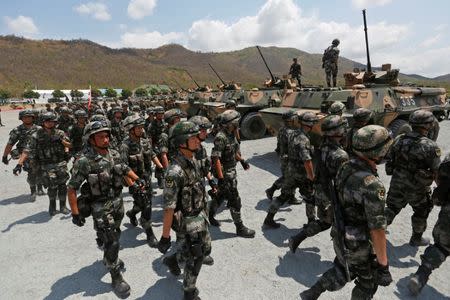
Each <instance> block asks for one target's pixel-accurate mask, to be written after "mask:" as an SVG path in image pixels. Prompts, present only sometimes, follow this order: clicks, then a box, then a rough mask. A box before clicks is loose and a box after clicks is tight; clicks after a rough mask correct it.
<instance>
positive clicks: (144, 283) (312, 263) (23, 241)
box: [0, 110, 450, 300]
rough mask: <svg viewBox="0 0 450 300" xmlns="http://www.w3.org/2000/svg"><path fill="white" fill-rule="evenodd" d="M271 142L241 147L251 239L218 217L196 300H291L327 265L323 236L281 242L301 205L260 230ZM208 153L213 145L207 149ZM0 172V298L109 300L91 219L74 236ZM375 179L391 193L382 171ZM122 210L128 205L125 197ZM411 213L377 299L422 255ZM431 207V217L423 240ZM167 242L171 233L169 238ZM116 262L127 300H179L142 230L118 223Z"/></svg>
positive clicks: (271, 175) (443, 280)
mask: <svg viewBox="0 0 450 300" xmlns="http://www.w3.org/2000/svg"><path fill="white" fill-rule="evenodd" d="M17 117H18V111H14V110H13V111H7V112H2V119H3V123H4V124H6V127H0V146H1V147H2V149H3V148H4V146H5V144H6V142H7V140H8V133H9V131H10V130H11V129H12V128H13V127H14V126H17V125H18V124H19V121H18V119H17ZM449 140H450V122H449V121H443V122H442V123H441V131H440V137H439V140H438V143H439V145H440V146H441V147H442V150H443V153H447V152H448V151H449V150H450V149H449V143H448V141H449ZM275 145H276V140H275V138H272V137H267V138H264V139H260V140H255V141H243V142H242V145H241V147H242V152H243V156H244V157H245V158H247V159H248V162H249V163H250V164H251V168H250V170H248V171H244V170H243V169H242V168H241V167H240V166H238V181H239V192H240V195H241V198H242V202H243V208H242V215H243V220H244V223H245V224H246V225H247V226H248V227H250V228H252V229H255V230H256V237H255V238H254V239H243V238H238V237H236V235H235V228H234V225H233V223H232V220H231V216H230V213H229V211H228V210H227V209H224V210H222V211H221V212H220V213H219V214H218V219H219V220H220V221H222V226H221V227H220V228H219V229H218V228H211V235H212V238H213V242H212V256H213V257H214V260H215V264H214V265H213V266H203V268H202V270H201V272H200V275H199V278H198V288H199V289H200V296H201V297H202V299H215V300H216V299H280V300H281V299H298V298H299V292H301V291H303V290H304V289H306V288H307V287H310V286H311V285H312V284H314V283H315V281H316V280H317V279H318V277H319V276H320V275H321V274H322V273H323V272H325V271H326V270H327V269H328V268H329V267H330V266H331V265H332V261H333V259H334V252H333V248H332V246H331V245H332V243H331V240H330V235H329V232H328V231H327V232H323V233H321V234H319V235H317V236H315V237H313V238H309V239H307V240H306V241H304V242H303V243H302V244H301V247H300V249H299V250H298V251H297V252H296V254H291V253H290V252H289V249H288V246H287V239H288V238H289V236H290V235H292V234H294V233H296V232H297V231H298V229H299V228H300V227H301V226H302V225H303V224H304V223H305V222H306V216H305V212H304V206H303V205H297V206H286V207H283V208H282V209H281V210H280V212H279V213H278V214H277V215H276V220H277V221H279V222H281V223H282V226H281V228H280V229H277V230H262V228H261V224H262V222H263V220H264V217H265V215H266V210H267V208H268V206H269V201H268V200H267V199H266V195H265V192H264V190H265V189H266V188H267V187H269V186H270V185H271V184H272V182H273V181H274V180H275V179H276V178H277V177H278V176H279V175H280V171H279V165H278V160H277V157H276V155H275V153H274V148H275ZM207 147H208V149H210V148H211V143H210V142H208V143H207ZM15 164H16V161H11V162H10V164H9V165H8V166H5V165H3V164H1V165H0V174H1V178H3V179H2V184H1V187H0V191H1V193H0V245H1V247H0V265H1V266H2V271H1V276H0V291H1V292H0V299H27V300H28V299H66V298H67V299H79V298H95V299H115V298H117V297H116V296H115V295H114V293H113V292H112V291H111V287H110V282H111V281H110V280H111V279H110V276H109V274H108V273H107V271H106V269H105V267H104V266H103V263H102V252H101V251H99V250H98V249H97V247H96V244H95V233H94V230H93V226H92V219H91V218H89V219H88V220H87V222H86V225H85V226H84V227H82V228H79V227H76V226H75V225H73V224H72V222H71V218H70V217H69V216H64V215H61V214H58V215H56V216H55V217H53V218H50V216H49V215H48V198H47V196H40V197H38V199H37V201H36V202H34V203H30V202H29V188H28V185H27V183H26V176H25V174H24V173H22V174H21V175H20V176H19V177H14V175H13V174H12V169H13V168H14V166H15ZM379 173H380V177H381V179H382V180H383V182H384V183H385V185H386V187H388V186H389V178H388V177H387V176H386V175H385V172H384V166H380V168H379ZM157 191H158V193H157V195H156V197H155V198H154V214H153V216H154V220H153V222H154V223H153V225H154V230H155V234H156V236H157V237H158V238H159V237H160V236H161V231H162V209H161V202H162V198H161V190H157ZM124 200H125V206H126V208H127V209H128V208H130V207H131V204H132V202H131V197H130V196H129V195H128V193H127V191H126V189H124ZM411 212H412V210H411V209H410V208H406V209H404V210H403V211H402V212H401V214H400V215H399V216H397V218H396V219H395V221H394V223H393V225H392V226H391V227H390V228H389V231H390V234H389V235H388V240H389V241H388V255H389V263H390V266H391V268H390V269H391V272H392V275H393V278H394V282H393V283H392V284H391V285H390V286H389V287H380V288H379V289H378V291H377V293H376V295H375V299H396V298H399V299H410V298H411V297H410V296H409V293H408V290H407V288H406V284H407V281H408V276H409V275H410V274H411V273H413V272H415V270H416V269H417V267H418V266H419V262H420V255H421V254H422V253H423V251H424V249H425V248H424V247H420V248H418V249H417V248H412V247H410V246H409V244H408V241H409V238H410V235H411V220H410V216H411ZM438 212H439V208H438V207H435V208H434V210H433V211H432V213H431V215H430V217H429V222H428V229H427V231H426V233H425V236H427V237H431V230H432V228H433V225H434V223H435V222H436V219H437V215H438ZM172 238H173V240H174V239H175V235H174V234H172ZM120 241H121V251H120V253H119V256H120V258H121V259H122V260H123V261H124V262H125V265H126V271H125V273H124V278H125V279H126V280H127V281H128V283H129V284H130V285H131V288H132V292H131V295H130V297H129V299H156V300H163V299H168V300H173V299H182V295H183V293H182V276H179V277H178V278H175V277H174V276H172V275H171V274H170V273H169V272H168V270H167V268H166V267H165V266H164V265H163V264H162V255H161V254H160V253H159V252H158V250H157V249H152V248H149V247H148V246H147V244H146V242H145V234H144V232H143V231H142V229H141V228H139V227H138V228H135V227H132V226H131V225H130V223H129V220H128V219H127V218H126V217H125V218H124V220H123V223H122V236H121V240H120ZM449 274H450V263H449V262H446V263H444V264H443V265H442V267H441V268H440V269H438V270H436V271H435V272H433V274H432V275H431V279H430V281H429V283H428V286H426V287H425V288H424V289H423V291H422V293H421V295H420V297H418V298H419V299H445V298H447V299H448V296H446V295H450V285H449V284H448V276H449ZM353 285H354V284H353V283H348V284H347V286H346V287H345V288H343V289H342V290H340V291H337V292H333V293H331V292H326V293H324V294H323V295H322V297H321V298H320V299H349V298H350V294H351V289H352V287H353Z"/></svg>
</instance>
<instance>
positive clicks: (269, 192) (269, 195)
mask: <svg viewBox="0 0 450 300" xmlns="http://www.w3.org/2000/svg"><path fill="white" fill-rule="evenodd" d="M276 190H277V188H276V187H274V186H273V185H272V186H271V187H270V188H268V189H267V190H266V196H267V199H269V200H270V201H272V200H273V193H275V191H276Z"/></svg>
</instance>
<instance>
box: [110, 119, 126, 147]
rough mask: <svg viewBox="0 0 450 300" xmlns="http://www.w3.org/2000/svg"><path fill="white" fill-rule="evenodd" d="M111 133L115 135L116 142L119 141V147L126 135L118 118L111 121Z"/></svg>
mask: <svg viewBox="0 0 450 300" xmlns="http://www.w3.org/2000/svg"><path fill="white" fill-rule="evenodd" d="M111 135H112V136H113V137H114V140H115V143H117V148H118V147H120V144H122V141H123V140H124V138H125V135H126V134H125V130H124V128H123V127H122V124H121V123H120V122H117V121H116V120H112V121H111Z"/></svg>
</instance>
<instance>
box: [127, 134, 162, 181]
mask: <svg viewBox="0 0 450 300" xmlns="http://www.w3.org/2000/svg"><path fill="white" fill-rule="evenodd" d="M120 156H121V158H122V160H123V162H124V163H126V164H127V165H128V166H129V167H130V168H131V169H132V170H133V171H134V172H135V173H136V175H137V176H139V177H141V178H148V177H149V175H150V174H151V169H152V159H153V158H155V157H156V154H155V152H153V148H152V144H151V141H150V140H149V139H146V138H140V139H139V142H136V141H133V140H132V139H131V138H130V137H127V138H126V139H125V140H124V141H123V142H122V145H121V146H120Z"/></svg>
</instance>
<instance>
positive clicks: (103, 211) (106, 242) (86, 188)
mask: <svg viewBox="0 0 450 300" xmlns="http://www.w3.org/2000/svg"><path fill="white" fill-rule="evenodd" d="M110 132H111V129H110V127H109V124H108V122H106V121H94V122H90V123H89V124H87V125H86V127H85V129H84V136H83V139H84V140H86V141H87V147H86V151H84V152H83V154H82V155H81V157H80V158H79V159H78V160H77V161H76V162H75V163H74V165H73V168H72V177H71V178H70V181H69V183H68V194H69V203H70V207H71V209H72V222H73V223H74V224H75V225H77V226H80V227H81V226H83V225H84V223H85V221H86V220H85V218H87V217H88V216H89V215H90V214H92V218H93V221H94V229H95V231H96V232H97V236H98V237H99V239H100V244H101V245H103V263H104V264H105V266H106V267H107V268H108V270H109V272H110V274H111V278H112V287H113V290H114V292H115V293H116V294H118V296H119V297H126V296H128V294H129V292H130V286H129V285H128V283H127V282H126V281H125V280H124V279H123V277H122V274H121V269H122V268H124V263H123V262H122V261H121V260H120V259H119V249H120V244H119V239H120V232H121V231H120V223H121V222H122V219H123V215H124V207H123V199H122V187H123V181H125V182H127V184H128V185H130V186H131V185H134V186H135V188H143V185H144V183H143V181H142V180H141V179H140V178H139V177H138V176H137V175H136V174H135V173H134V172H133V171H132V170H131V169H130V168H129V167H128V166H127V165H126V164H125V163H124V162H123V161H122V159H121V158H120V154H119V152H117V151H116V150H114V149H110V148H109V135H110ZM83 182H84V184H83ZM80 187H81V195H80V196H79V197H77V190H78V189H79V188H80Z"/></svg>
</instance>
